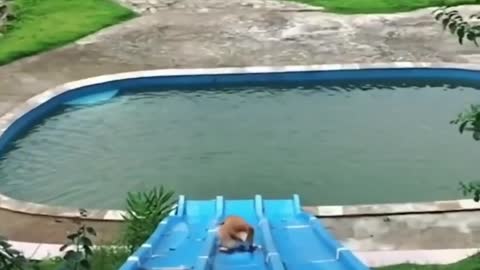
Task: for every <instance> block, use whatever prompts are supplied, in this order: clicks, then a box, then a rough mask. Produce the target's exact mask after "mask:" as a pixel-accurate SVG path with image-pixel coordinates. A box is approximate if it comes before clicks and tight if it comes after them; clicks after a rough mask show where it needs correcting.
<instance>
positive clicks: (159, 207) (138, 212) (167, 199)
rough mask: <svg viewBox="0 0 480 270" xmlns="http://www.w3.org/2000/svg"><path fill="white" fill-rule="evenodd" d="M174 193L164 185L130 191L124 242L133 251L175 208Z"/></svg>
mask: <svg viewBox="0 0 480 270" xmlns="http://www.w3.org/2000/svg"><path fill="white" fill-rule="evenodd" d="M173 195H174V192H172V191H168V192H167V191H165V190H164V188H163V187H160V188H154V189H152V190H150V191H149V192H136V193H130V192H129V193H128V196H127V215H125V216H124V217H123V218H124V219H125V226H126V227H125V230H124V234H123V243H124V244H125V245H126V246H127V247H128V248H129V249H130V251H131V252H133V251H134V250H136V249H137V248H138V247H140V245H142V244H143V243H144V242H145V241H146V240H147V239H148V237H149V236H150V235H151V234H152V233H153V231H155V229H156V228H157V226H158V224H159V223H160V222H161V221H162V220H163V219H164V218H165V217H167V216H168V214H169V213H170V212H171V211H172V210H173V209H174V205H175V201H174V200H172V198H173Z"/></svg>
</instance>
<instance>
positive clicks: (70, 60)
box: [0, 0, 480, 251]
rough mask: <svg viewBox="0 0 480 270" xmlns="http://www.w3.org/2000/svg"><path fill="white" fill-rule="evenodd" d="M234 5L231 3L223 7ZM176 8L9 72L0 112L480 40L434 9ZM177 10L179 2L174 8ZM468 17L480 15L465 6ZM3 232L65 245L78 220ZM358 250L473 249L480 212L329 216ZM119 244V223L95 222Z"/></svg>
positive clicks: (447, 49)
mask: <svg viewBox="0 0 480 270" xmlns="http://www.w3.org/2000/svg"><path fill="white" fill-rule="evenodd" d="M222 2H225V1H222ZM176 3H177V2H175V4H172V5H173V7H172V8H164V9H158V10H155V12H151V13H153V14H151V15H145V16H141V17H139V18H136V19H133V20H131V21H129V22H126V23H123V24H121V25H118V26H114V27H111V28H109V29H105V30H104V31H101V32H100V33H98V34H96V35H93V36H90V37H87V38H85V39H82V40H80V41H78V42H76V43H74V44H71V45H69V46H66V47H64V48H60V49H56V50H53V51H50V52H47V53H43V54H40V55H37V56H34V57H30V58H26V59H23V60H19V61H17V62H14V63H12V64H9V65H5V66H1V67H0V114H4V113H6V112H7V111H8V110H10V109H11V108H13V107H14V106H15V105H16V104H18V103H19V102H23V101H25V100H27V99H28V98H30V97H31V96H33V95H34V94H38V93H40V92H42V91H44V90H46V89H47V88H51V87H53V86H55V85H58V84H61V83H65V82H68V81H72V80H77V79H82V78H86V77H90V76H95V75H101V74H107V73H115V72H124V71H134V70H145V69H158V68H182V67H189V68H192V67H225V66H231V67H233V66H252V65H305V64H323V63H355V62H356V63H364V62H367V63H368V62H391V61H413V62H415V61H422V62H439V61H444V62H463V63H465V62H470V63H475V62H478V60H479V59H480V49H477V48H476V47H474V46H473V45H472V44H468V43H467V44H466V45H464V46H459V45H458V44H457V42H456V39H455V38H454V37H452V36H451V35H449V34H447V33H442V31H441V28H440V26H439V24H438V23H435V22H434V21H433V19H432V17H431V15H430V9H427V10H420V11H416V12H411V13H402V14H395V15H361V16H345V15H335V14H328V13H323V12H319V11H310V12H305V10H301V9H300V11H292V7H290V6H288V5H286V6H280V7H271V6H269V5H259V4H256V5H255V4H251V3H250V4H249V3H247V4H244V3H240V2H236V1H232V2H229V5H225V6H219V5H218V3H215V2H214V1H196V2H194V0H185V1H182V2H181V3H182V4H176ZM172 5H170V6H172ZM461 9H462V10H464V11H469V12H471V11H473V10H480V8H478V7H463V8H461ZM0 220H1V222H0V234H3V235H5V236H7V237H8V238H10V239H12V240H18V241H34V242H47V243H58V242H61V241H63V239H64V237H65V235H66V233H67V231H69V230H71V229H72V224H71V223H70V222H67V221H61V222H59V221H58V220H57V219H55V218H49V217H41V216H36V217H32V216H27V215H24V214H18V213H14V212H10V211H6V210H0ZM324 220H325V222H326V224H327V225H328V226H329V227H330V228H331V229H332V231H333V232H334V234H335V235H336V236H337V237H338V238H339V239H340V240H341V241H343V242H345V243H346V244H347V245H348V246H350V247H352V248H353V249H355V250H362V251H368V250H395V249H438V248H442V249H445V248H457V247H461V248H470V247H477V246H478V245H479V243H480V233H479V230H480V215H478V213H477V212H462V213H448V214H435V215H432V214H427V215H402V216H395V217H390V218H389V219H385V217H368V218H365V217H361V218H358V217H352V218H341V219H336V218H328V219H324ZM92 225H93V226H95V227H96V228H97V230H98V231H99V234H100V235H101V238H102V239H100V241H99V243H108V242H111V241H112V240H113V239H114V238H115V237H114V235H115V234H116V232H118V229H119V223H115V222H100V223H94V224H92Z"/></svg>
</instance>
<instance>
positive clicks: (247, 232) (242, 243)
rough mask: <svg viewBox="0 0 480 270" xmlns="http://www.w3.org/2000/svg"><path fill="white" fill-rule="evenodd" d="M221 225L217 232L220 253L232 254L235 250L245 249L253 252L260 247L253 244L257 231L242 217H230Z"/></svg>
mask: <svg viewBox="0 0 480 270" xmlns="http://www.w3.org/2000/svg"><path fill="white" fill-rule="evenodd" d="M220 225H221V226H220V227H219V228H218V231H217V232H218V239H219V241H220V248H219V250H220V251H222V252H232V251H233V250H235V249H238V248H241V247H244V248H247V250H248V251H250V252H251V251H253V250H254V249H255V248H258V247H259V246H257V245H255V244H254V243H253V237H254V236H255V230H254V229H253V227H252V226H250V224H248V222H247V221H245V219H243V218H242V217H239V216H228V217H226V218H225V220H224V221H223V222H222V223H220Z"/></svg>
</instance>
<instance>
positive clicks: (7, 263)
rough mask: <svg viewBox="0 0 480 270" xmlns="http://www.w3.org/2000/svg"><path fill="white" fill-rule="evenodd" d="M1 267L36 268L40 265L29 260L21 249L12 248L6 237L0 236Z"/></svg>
mask: <svg viewBox="0 0 480 270" xmlns="http://www.w3.org/2000/svg"><path fill="white" fill-rule="evenodd" d="M0 269H2V270H29V269H32V270H36V269H38V265H37V264H36V263H33V262H30V261H28V260H27V258H25V257H24V256H23V254H22V253H21V252H20V251H18V250H16V249H14V248H12V245H10V244H9V243H8V242H7V239H6V238H4V237H1V236H0Z"/></svg>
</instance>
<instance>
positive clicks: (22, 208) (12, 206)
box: [0, 62, 480, 221]
mask: <svg viewBox="0 0 480 270" xmlns="http://www.w3.org/2000/svg"><path fill="white" fill-rule="evenodd" d="M389 68H396V69H402V68H405V69H411V68H439V69H447V68H448V69H462V70H470V71H480V64H467V63H465V64H463V63H448V62H435V63H429V62H391V63H368V64H355V63H351V64H321V65H305V66H298V65H296V66H251V67H225V68H195V69H157V70H140V71H132V72H124V73H116V74H107V75H100V76H96V77H91V78H86V79H82V80H78V81H72V82H68V83H65V84H62V85H59V86H56V87H54V88H51V89H48V90H46V91H44V92H42V93H40V94H37V95H35V96H33V97H31V98H30V99H28V100H27V101H25V102H23V103H20V104H19V105H18V106H16V107H14V108H13V109H12V110H10V111H9V112H7V113H6V114H4V115H3V116H2V117H0V136H2V135H3V133H4V132H5V131H6V130H7V129H8V128H9V127H10V126H11V125H12V124H13V123H14V122H15V121H16V120H18V119H20V118H21V117H22V116H24V115H25V114H27V113H28V112H30V111H31V110H33V109H35V108H36V107H38V106H39V105H41V104H44V103H46V102H48V101H49V100H50V99H52V98H53V97H56V96H58V95H60V94H63V93H65V92H68V91H70V90H74V89H77V88H81V87H85V86H89V85H94V84H101V83H106V82H110V81H117V80H125V79H133V78H148V77H168V76H181V75H187V76H188V75H190V76H192V75H221V74H247V73H282V72H305V71H335V70H358V69H389ZM0 209H2V210H7V211H12V212H17V213H23V214H27V215H41V216H49V217H62V218H78V217H79V213H78V209H77V208H69V207H59V206H49V205H45V204H38V203H32V202H27V201H21V200H17V199H14V198H10V197H8V196H5V195H3V194H1V193H0ZM304 210H306V211H308V212H310V213H312V214H314V215H316V216H318V217H348V216H372V215H398V214H420V213H442V212H459V211H475V210H480V204H478V203H475V202H474V201H473V200H469V199H466V200H448V201H431V202H415V203H412V202H410V203H394V204H367V205H336V206H335V205H332V206H305V207H304ZM87 211H88V216H87V217H85V218H84V219H87V220H104V221H121V220H123V218H122V215H123V214H124V213H125V212H124V211H121V210H109V209H104V210H102V209H87Z"/></svg>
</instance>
